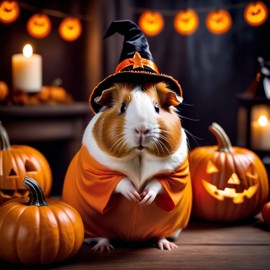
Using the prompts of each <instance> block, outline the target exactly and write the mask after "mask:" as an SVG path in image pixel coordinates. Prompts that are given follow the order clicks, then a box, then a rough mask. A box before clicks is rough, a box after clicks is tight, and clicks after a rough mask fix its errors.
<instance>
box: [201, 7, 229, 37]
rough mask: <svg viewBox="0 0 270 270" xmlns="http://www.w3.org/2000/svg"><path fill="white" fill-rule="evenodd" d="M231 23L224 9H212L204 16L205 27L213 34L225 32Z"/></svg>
mask: <svg viewBox="0 0 270 270" xmlns="http://www.w3.org/2000/svg"><path fill="white" fill-rule="evenodd" d="M231 25H232V19H231V15H230V13H229V12H228V11H226V10H225V9H220V10H213V11H211V12H209V13H208V15H207V17H206V27H207V29H208V30H209V31H210V32H211V33H213V34H215V35H219V34H224V33H226V32H227V31H228V30H229V29H230V28H231Z"/></svg>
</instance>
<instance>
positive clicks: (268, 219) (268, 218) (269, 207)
mask: <svg viewBox="0 0 270 270" xmlns="http://www.w3.org/2000/svg"><path fill="white" fill-rule="evenodd" d="M262 218H263V220H264V222H265V223H266V224H268V225H270V202H267V203H266V204H265V205H264V206H263V208H262Z"/></svg>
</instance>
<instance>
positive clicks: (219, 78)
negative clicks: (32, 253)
mask: <svg viewBox="0 0 270 270" xmlns="http://www.w3.org/2000/svg"><path fill="white" fill-rule="evenodd" d="M18 2H24V3H28V4H31V5H33V6H35V7H36V8H41V9H53V10H58V11H61V12H64V13H66V14H71V15H74V16H76V15H78V14H80V15H85V16H87V20H83V21H82V25H83V32H82V35H81V36H80V38H79V39H78V40H76V41H74V42H67V41H64V40H63V39H61V37H60V36H59V34H58V25H59V24H60V22H61V20H62V18H57V17H52V16H50V19H51V22H52V31H51V33H50V34H49V35H48V36H47V37H46V38H43V39H36V38H33V37H31V36H30V35H29V34H28V32H27V30H26V22H27V20H28V19H29V17H30V16H31V15H33V14H34V13H38V12H39V10H38V9H37V10H36V11H35V12H34V11H31V10H26V9H23V8H21V14H20V16H19V18H18V19H17V20H16V21H15V22H13V23H11V24H6V25H5V24H2V23H0V80H2V81H5V82H7V83H8V85H9V86H10V87H11V56H12V55H13V54H15V53H20V52H21V51H22V47H23V46H24V45H25V44H26V43H31V44H32V46H33V47H34V51H35V52H36V53H39V54H41V55H42V57H43V84H44V85H46V84H50V83H51V82H52V81H53V80H54V79H55V78H61V79H62V81H63V86H64V87H65V88H66V89H67V90H68V91H69V92H70V93H71V94H72V96H73V97H74V99H75V100H76V101H87V100H88V97H89V94H90V92H91V89H92V88H93V87H94V86H95V85H96V84H97V83H98V82H99V81H100V80H101V79H102V78H104V77H105V76H107V75H109V74H111V73H113V72H114V69H115V67H116V65H117V64H118V60H119V57H120V52H121V49H122V41H123V40H122V37H121V36H119V35H115V36H112V37H110V38H108V39H106V40H102V37H103V34H104V33H105V31H106V29H107V27H108V26H109V24H110V22H111V21H113V20H119V19H131V20H134V21H135V22H137V20H138V17H139V15H140V12H141V10H142V9H147V8H149V9H153V10H155V9H156V10H158V11H160V12H161V13H162V14H163V15H164V20H165V26H164V29H163V31H162V32H161V33H160V34H159V35H157V36H154V37H148V41H149V44H150V49H151V52H152V55H153V57H154V60H155V63H156V64H157V66H158V68H159V70H160V71H161V72H162V73H165V74H168V75H171V76H173V77H174V78H175V79H177V80H178V81H179V82H180V84H181V86H182V88H183V94H184V104H183V105H181V107H180V110H181V115H182V116H183V126H184V128H186V129H187V130H188V131H189V132H190V133H191V134H193V136H195V137H198V138H197V139H193V138H192V136H191V135H189V136H188V137H189V141H190V148H191V149H193V148H194V147H196V146H198V145H209V144H215V140H214V138H213V136H212V135H211V134H210V133H209V131H208V126H209V125H210V124H211V123H212V122H217V123H219V124H220V125H221V126H222V127H223V128H224V129H225V131H226V132H227V133H228V135H229V137H230V138H231V141H232V143H233V144H237V98H236V96H237V95H238V94H239V93H242V92H243V91H245V90H246V89H247V87H248V86H249V85H250V84H251V83H252V81H253V80H254V79H255V76H256V72H257V71H258V63H257V57H258V56H262V57H263V58H265V59H266V60H270V34H269V33H270V32H269V30H270V27H269V26H270V25H269V24H270V20H269V18H268V20H267V22H266V23H265V24H264V25H262V26H260V27H252V26H249V25H248V24H247V23H246V22H245V21H244V18H243V12H244V5H243V8H237V9H236V8H235V9H229V10H228V11H229V12H230V14H231V17H232V27H231V29H230V30H229V31H228V32H227V33H225V34H222V35H214V34H212V33H210V32H209V31H208V30H207V29H206V26H205V18H206V15H207V12H208V11H210V10H213V9H218V8H222V7H225V9H226V7H230V5H231V4H235V3H239V2H240V3H245V2H246V3H249V2H251V1H232V0H231V1H230V0H209V1H203V0H201V1H198V0H197V1H195V0H193V1H192V0H190V1H188V0H185V1H183V0H181V1H180V0H179V1H175V0H167V1H163V0H153V1H151V0H148V1H143V0H114V1H113V0H107V1H106V0H101V1H98V0H93V1H83V0H75V1H74V0H73V1H71V0H68V1H60V0H59V1H52V0H46V1H44V0H40V1H34V0H32V1H18ZM263 2H264V3H265V4H267V6H268V8H269V9H270V6H269V1H263ZM187 8H193V9H195V11H196V10H198V16H199V19H200V24H199V27H198V29H197V31H196V32H195V33H194V34H192V35H190V36H182V35H180V34H178V33H177V32H176V31H175V30H174V28H173V19H174V15H175V14H176V11H177V10H179V9H187ZM0 119H1V116H0ZM45 154H46V153H45ZM63 170H66V168H63Z"/></svg>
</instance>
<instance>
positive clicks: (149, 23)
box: [138, 11, 164, 36]
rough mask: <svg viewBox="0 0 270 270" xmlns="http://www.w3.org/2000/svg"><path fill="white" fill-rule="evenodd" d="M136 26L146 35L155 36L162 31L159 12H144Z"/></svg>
mask: <svg viewBox="0 0 270 270" xmlns="http://www.w3.org/2000/svg"><path fill="white" fill-rule="evenodd" d="M138 24H139V27H140V28H141V30H142V31H143V32H144V33H145V34H146V35H148V36H156V35H158V34H159V33H160V32H161V31H162V30H163V27H164V20H163V16H162V15H161V13H159V12H155V11H145V12H143V13H142V15H141V16H140V18H139V23H138Z"/></svg>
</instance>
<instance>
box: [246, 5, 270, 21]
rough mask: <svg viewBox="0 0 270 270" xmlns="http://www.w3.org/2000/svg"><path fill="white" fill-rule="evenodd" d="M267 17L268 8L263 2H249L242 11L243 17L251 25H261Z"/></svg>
mask: <svg viewBox="0 0 270 270" xmlns="http://www.w3.org/2000/svg"><path fill="white" fill-rule="evenodd" d="M267 17H268V8H267V6H266V5H265V4H264V3H263V2H260V1H258V2H255V3H249V4H248V5H247V6H246V8H245V11H244V18H245V20H246V22H247V23H248V24H249V25H251V26H260V25H262V24H263V23H264V22H265V21H266V20H267Z"/></svg>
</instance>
